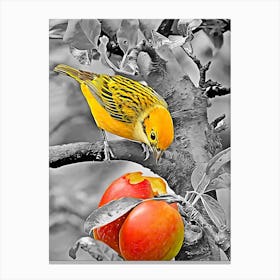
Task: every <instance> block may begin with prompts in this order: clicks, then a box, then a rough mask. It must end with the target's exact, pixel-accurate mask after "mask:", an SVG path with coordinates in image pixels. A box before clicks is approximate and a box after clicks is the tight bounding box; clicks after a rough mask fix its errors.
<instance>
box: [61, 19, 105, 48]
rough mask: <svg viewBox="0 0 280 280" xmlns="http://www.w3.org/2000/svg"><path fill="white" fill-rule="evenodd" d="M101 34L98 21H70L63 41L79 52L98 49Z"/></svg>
mask: <svg viewBox="0 0 280 280" xmlns="http://www.w3.org/2000/svg"><path fill="white" fill-rule="evenodd" d="M100 32H101V24H100V22H99V21H98V20H97V19H70V20H69V21H68V26H67V29H66V32H65V34H64V36H63V41H64V42H65V43H67V44H69V45H71V46H73V47H75V48H77V49H79V50H89V49H97V41H98V38H99V35H100Z"/></svg>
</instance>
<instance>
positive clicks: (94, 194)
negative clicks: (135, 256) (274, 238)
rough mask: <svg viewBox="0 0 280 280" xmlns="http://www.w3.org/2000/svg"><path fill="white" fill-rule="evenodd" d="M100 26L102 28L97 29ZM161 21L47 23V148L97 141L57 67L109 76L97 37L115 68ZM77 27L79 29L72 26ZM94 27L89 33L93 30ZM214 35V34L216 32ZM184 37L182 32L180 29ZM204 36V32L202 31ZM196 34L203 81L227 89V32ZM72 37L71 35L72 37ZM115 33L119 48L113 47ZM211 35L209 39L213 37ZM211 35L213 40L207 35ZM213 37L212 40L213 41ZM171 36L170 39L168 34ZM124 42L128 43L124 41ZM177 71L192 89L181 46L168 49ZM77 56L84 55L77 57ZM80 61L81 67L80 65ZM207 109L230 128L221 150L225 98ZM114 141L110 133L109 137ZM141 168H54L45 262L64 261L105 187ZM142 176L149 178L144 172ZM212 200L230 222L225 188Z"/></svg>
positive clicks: (79, 98)
mask: <svg viewBox="0 0 280 280" xmlns="http://www.w3.org/2000/svg"><path fill="white" fill-rule="evenodd" d="M100 23H101V25H100ZM132 23H133V26H134V27H137V38H136V36H135V33H133V32H132V36H128V38H132V37H133V36H134V39H133V40H130V41H127V39H126V38H127V35H128V32H129V30H127V28H128V27H129V28H130V27H131V24H132ZM161 23H162V20H139V21H137V20H135V21H134V22H131V21H123V20H119V19H111V20H110V19H106V20H105V19H103V20H99V21H97V20H92V21H90V22H88V21H86V22H83V21H82V20H72V21H71V24H70V25H69V23H68V20H51V21H50V40H49V66H50V68H49V86H50V92H49V98H50V100H49V106H50V107H49V108H50V109H49V110H50V115H49V144H50V145H59V144H65V143H71V142H95V141H96V140H99V139H101V134H100V132H99V130H98V129H97V127H96V124H95V122H94V119H93V117H92V115H91V113H90V110H89V108H88V105H87V103H86V102H85V100H84V97H83V95H82V94H81V92H80V88H79V85H78V84H77V83H76V82H75V81H74V80H72V79H71V78H68V77H66V76H58V75H57V74H55V73H54V72H53V68H54V67H55V66H56V65H57V64H61V63H63V64H68V65H71V66H73V67H76V68H80V69H82V70H87V71H91V72H95V73H106V74H109V75H113V74H114V72H113V71H112V69H111V68H109V67H107V66H105V65H104V64H103V63H102V62H101V61H100V59H99V56H98V55H96V54H97V53H98V48H99V42H98V41H97V40H96V38H97V35H99V34H101V35H102V34H106V35H107V36H108V37H109V38H110V42H109V44H108V45H107V49H108V50H109V49H110V50H112V52H111V53H110V54H108V55H109V57H110V60H111V61H112V63H114V65H117V66H120V63H121V61H122V56H123V54H125V53H127V52H128V50H129V48H131V47H133V46H135V44H136V43H138V42H139V40H142V39H143V38H145V37H146V38H152V33H151V30H157V29H158V28H159V27H160V25H161ZM77 26H78V28H77ZM92 27H94V30H93V28H92ZM77 30H78V31H79V32H80V33H79V34H80V35H79V36H80V38H83V40H81V41H82V44H81V42H80V41H78V42H77V41H76V39H75V38H76V36H77V34H76V32H77ZM216 31H217V30H216ZM181 32H183V33H184V31H181ZM207 32H208V33H207ZM211 32H212V33H213V32H214V31H213V29H211V30H208V31H206V32H205V31H203V30H199V31H198V32H196V33H194V34H193V36H194V37H193V39H192V48H193V52H194V54H195V55H196V56H197V57H198V58H199V59H200V60H201V62H202V63H203V64H205V63H207V62H208V61H209V60H211V61H212V64H211V67H210V69H209V71H208V72H207V78H211V79H212V80H215V81H218V82H219V83H221V84H222V85H223V86H230V32H229V31H226V32H224V33H223V39H222V43H221V36H220V31H219V32H218V31H217V32H216V33H215V32H214V33H213V34H212V33H211ZM73 34H75V36H73ZM116 34H118V40H119V47H118V44H117V43H115V41H117V39H116V38H117V37H116ZM211 34H212V35H213V36H212V35H211ZM211 36H212V37H211ZM215 36H216V37H217V38H216V39H214V37H215ZM169 37H172V36H169ZM126 41H127V42H126ZM172 51H173V52H174V54H175V56H176V59H177V61H178V63H179V64H180V65H181V67H182V69H183V70H184V71H185V72H186V73H187V74H188V75H189V76H190V78H191V79H192V81H193V82H194V83H195V84H196V85H197V84H198V80H199V73H198V70H197V67H196V65H195V64H194V63H193V61H191V59H190V58H189V57H188V56H187V55H186V53H185V52H184V50H183V49H182V48H180V47H178V48H174V49H172ZM82 55H84V56H83V57H82ZM79 59H84V61H82V62H83V63H84V64H83V65H81V63H80V62H79ZM211 102H212V106H211V107H209V108H208V118H209V123H211V122H212V121H213V120H214V119H215V118H217V117H218V116H220V115H222V114H226V118H225V122H226V123H227V124H228V127H229V129H227V130H226V131H225V132H223V133H222V134H221V138H222V143H223V147H224V148H227V147H228V146H229V145H230V96H229V95H226V96H223V97H216V98H214V99H213V100H211ZM115 138H118V137H117V136H114V135H109V139H115ZM140 170H143V167H142V166H140V165H137V164H135V163H131V162H121V161H118V162H111V163H107V162H105V163H90V162H88V163H79V164H74V165H68V166H64V167H61V168H57V169H50V260H51V261H58V260H67V261H68V260H69V261H71V258H70V257H69V256H68V250H69V248H70V247H71V246H72V245H73V244H74V242H75V241H76V240H77V238H78V237H79V236H80V237H81V236H83V235H84V232H83V228H82V225H83V223H82V222H81V221H82V220H84V219H85V218H86V217H87V215H88V214H89V213H90V212H91V211H92V210H93V209H95V208H96V207H97V204H98V202H99V200H100V198H101V195H102V193H103V191H104V189H105V188H106V187H107V186H108V185H109V184H110V183H111V182H112V181H113V180H114V179H115V178H117V177H119V176H121V175H123V174H124V173H126V172H131V171H140ZM144 174H145V175H150V174H149V170H147V169H144ZM217 197H218V200H219V202H220V204H221V205H222V207H223V209H224V210H225V213H226V219H227V222H228V223H229V218H230V200H229V190H228V189H221V190H218V191H217ZM77 257H78V259H79V260H91V257H90V256H89V255H88V254H86V253H84V252H83V251H82V250H80V251H79V252H78V256H77Z"/></svg>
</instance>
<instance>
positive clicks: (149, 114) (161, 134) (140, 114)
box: [54, 64, 174, 161]
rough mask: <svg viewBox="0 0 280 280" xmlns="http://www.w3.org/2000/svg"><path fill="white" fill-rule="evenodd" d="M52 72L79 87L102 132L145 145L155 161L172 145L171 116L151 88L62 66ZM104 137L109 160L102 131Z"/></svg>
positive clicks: (123, 78) (125, 79)
mask: <svg viewBox="0 0 280 280" xmlns="http://www.w3.org/2000/svg"><path fill="white" fill-rule="evenodd" d="M54 71H56V72H59V73H64V74H67V75H68V76H70V77H72V78H74V79H75V80H76V81H78V82H79V83H80V86H81V91H82V93H83V95H84V97H85V99H86V101H87V103H88V105H89V107H90V110H91V113H92V115H93V117H94V119H95V121H96V124H97V126H98V127H99V128H100V129H101V130H102V131H103V130H105V131H108V132H110V133H112V134H115V135H118V136H121V137H124V138H127V139H130V140H132V141H137V142H141V143H144V144H146V145H147V146H148V147H149V148H150V149H151V151H152V152H153V154H154V157H155V159H156V161H158V160H159V158H160V156H161V155H162V152H163V151H164V150H166V149H167V148H168V147H169V146H170V144H171V143H172V141H173V138H174V128H173V121H172V118H171V115H170V113H169V111H168V108H167V104H166V102H165V100H164V99H163V98H162V97H161V96H160V95H159V94H157V93H156V92H155V91H154V90H153V89H152V88H150V87H148V86H145V85H143V84H141V83H139V82H136V81H134V80H131V79H128V78H125V77H122V76H109V75H104V74H102V75H101V74H100V75H99V74H95V73H91V72H86V71H82V70H77V69H75V68H72V67H70V66H67V65H62V64H60V65H58V66H56V67H55V68H54ZM103 135H104V137H105V142H104V144H105V155H106V157H107V158H108V156H109V154H108V151H109V152H111V151H110V149H109V146H108V143H107V139H106V135H105V133H104V131H103ZM108 149H109V150H108ZM147 152H148V151H147V150H146V153H147Z"/></svg>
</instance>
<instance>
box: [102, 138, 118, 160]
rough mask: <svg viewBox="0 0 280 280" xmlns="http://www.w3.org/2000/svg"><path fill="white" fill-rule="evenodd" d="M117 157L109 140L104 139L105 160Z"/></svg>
mask: <svg viewBox="0 0 280 280" xmlns="http://www.w3.org/2000/svg"><path fill="white" fill-rule="evenodd" d="M114 158H116V157H115V155H114V153H113V151H112V149H111V148H110V146H109V144H108V142H107V141H104V161H110V160H111V159H114Z"/></svg>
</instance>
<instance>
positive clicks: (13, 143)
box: [0, 0, 280, 280]
mask: <svg viewBox="0 0 280 280" xmlns="http://www.w3.org/2000/svg"><path fill="white" fill-rule="evenodd" d="M78 17H81V18H102V17H107V18H116V17H119V18H122V17H123V18H127V17H130V18H139V17H145V18H165V17H168V18H184V17H192V18H200V17H202V18H203V17H207V18H218V17H221V18H231V19H232V128H231V132H232V150H233V155H232V172H233V178H232V194H231V199H232V261H231V264H230V265H209V264H208V265H205V264H204V265H203V264H199V265H193V264H180V265H155V264H153V265H135V264H131V265H116V264H112V265H102V264H101V265H100V264H98V265H97V264H96V265H50V264H49V262H48V34H47V31H48V19H49V18H78ZM0 18H1V60H0V64H1V111H0V112H1V193H0V195H1V203H0V205H1V209H0V214H1V239H0V240H1V244H0V248H1V249H0V251H1V252H0V261H1V262H0V265H1V267H0V278H1V279H29V280H31V279H68V280H70V279H123V280H125V279H141V280H143V279H162V280H164V279H169V280H170V279H279V278H280V273H279V263H280V258H279V248H280V246H279V236H280V232H279V221H280V219H279V204H280V203H279V175H278V173H279V170H280V169H279V77H280V75H279V34H280V32H279V2H278V1H185V2H183V1H174V0H173V1H168V2H165V1H147V0H142V1H133V2H132V1H117V2H116V1H111V2H109V1H99V2H98V1H76V2H71V1H70V2H69V1H49V2H45V1H38V2H35V1H30V2H28V1H23V0H21V1H4V2H3V1H2V2H1V17H0Z"/></svg>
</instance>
